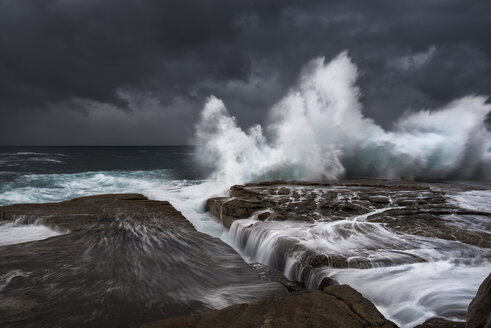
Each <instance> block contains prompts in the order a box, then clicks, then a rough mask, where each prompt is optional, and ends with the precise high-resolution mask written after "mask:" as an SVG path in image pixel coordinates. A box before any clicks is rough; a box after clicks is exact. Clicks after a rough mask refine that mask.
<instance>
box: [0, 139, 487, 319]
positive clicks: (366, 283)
mask: <svg viewBox="0 0 491 328" xmlns="http://www.w3.org/2000/svg"><path fill="white" fill-rule="evenodd" d="M194 155H195V150H194V148H193V147H188V146H168V147H0V205H10V204H20V203H44V202H57V201H64V200H69V199H73V198H76V197H81V196H88V195H94V194H106V193H139V194H143V195H145V196H146V197H148V198H149V199H155V200H167V201H169V202H170V203H171V204H172V205H173V206H174V207H175V208H176V209H177V210H179V211H181V212H182V214H183V215H184V216H185V217H186V218H187V219H188V220H189V221H190V222H191V223H192V224H193V225H194V227H195V228H196V229H197V230H198V231H200V232H204V233H207V234H209V235H211V236H213V237H219V238H221V239H222V240H224V241H225V242H227V243H229V244H230V245H231V246H232V247H234V248H235V249H236V250H237V251H238V252H239V253H241V255H243V257H244V258H245V259H246V260H247V261H249V262H263V263H264V264H271V258H273V257H274V256H275V254H277V253H275V252H277V251H278V249H280V248H279V247H278V245H277V243H276V242H277V241H278V240H291V239H295V240H298V241H300V242H301V243H302V244H303V245H305V246H306V247H308V248H309V249H315V250H328V251H330V252H335V253H337V254H343V255H344V256H350V257H351V258H356V257H357V254H359V256H364V255H366V253H373V254H384V253H390V254H392V256H393V257H394V258H397V257H398V256H402V255H400V253H397V252H396V251H395V250H397V249H404V251H405V252H406V253H411V252H412V254H413V255H415V256H417V257H418V258H421V259H422V260H421V261H413V263H410V264H407V263H406V262H404V261H403V262H404V263H403V264H400V265H398V264H397V263H396V262H397V261H395V260H394V261H393V262H391V263H389V265H384V263H383V261H379V262H376V261H374V263H377V265H371V266H366V267H360V266H352V267H351V266H349V265H348V266H346V267H345V268H342V269H333V268H330V267H329V266H325V267H322V268H320V269H318V270H316V274H318V275H323V276H329V277H331V278H333V279H336V280H337V281H339V282H340V283H347V284H349V285H351V286H352V287H354V288H355V289H357V290H359V291H360V292H361V293H363V294H364V295H365V296H366V297H367V298H368V299H370V300H371V301H372V302H374V304H375V305H376V306H377V307H378V308H379V310H380V311H381V312H382V313H383V314H384V315H385V316H386V317H387V318H388V319H390V320H393V321H394V322H396V323H397V324H399V325H401V326H404V327H413V326H415V325H416V324H418V323H421V322H423V321H424V320H425V319H427V318H430V317H434V316H443V317H446V318H450V319H462V313H465V311H466V309H467V306H468V304H469V303H470V301H471V299H472V297H473V296H474V295H475V293H476V291H477V289H478V287H479V285H480V283H481V282H482V280H484V278H485V277H486V276H487V275H488V274H489V272H490V271H491V254H490V249H489V248H488V247H489V246H486V245H482V244H479V243H475V245H470V244H465V243H462V242H460V241H459V240H458V238H457V239H456V240H453V241H452V240H447V241H442V240H441V239H433V238H426V237H424V236H423V237H415V236H414V234H413V235H409V234H408V235H406V234H405V233H404V229H402V228H401V229H399V230H397V229H395V230H390V229H385V228H384V227H385V226H384V224H381V223H380V224H376V223H375V224H372V223H370V224H368V223H366V222H364V219H365V217H362V216H359V217H358V218H357V219H356V220H351V221H350V220H344V221H340V222H338V223H335V224H331V223H326V222H327V221H328V220H323V219H322V218H321V217H319V218H317V219H316V220H314V221H312V222H308V223H305V222H303V223H299V222H290V221H281V222H272V223H271V224H269V225H265V224H263V225H259V226H258V228H257V229H256V230H255V231H254V232H253V235H254V236H252V237H254V238H249V239H248V240H247V247H245V246H244V245H241V243H240V241H241V238H242V237H241V236H240V234H241V233H243V232H241V231H243V230H244V229H245V228H246V227H247V226H248V225H249V224H250V223H251V222H254V220H257V215H256V217H250V218H246V219H245V220H244V221H240V222H238V223H236V224H235V225H234V226H233V227H232V228H233V229H231V230H230V231H229V230H228V229H227V228H225V227H224V226H223V225H222V224H221V223H220V222H217V220H216V219H214V218H213V217H212V216H211V215H210V214H209V213H208V212H207V211H206V201H207V199H209V198H212V197H218V196H227V194H228V190H229V188H230V186H231V183H230V182H231V181H230V179H228V177H229V176H227V179H225V180H223V181H220V180H219V179H217V178H216V177H215V178H208V177H210V176H213V175H210V174H211V172H209V171H206V170H204V169H202V168H200V166H199V164H198V162H197V160H196V157H195V156H194ZM244 182H247V181H241V180H239V181H237V182H235V183H244ZM426 185H430V186H434V188H435V190H441V191H443V192H445V197H446V201H447V202H449V203H452V204H455V205H456V206H459V207H460V208H462V209H469V210H471V211H476V212H477V211H480V212H483V213H491V201H490V200H491V185H490V184H489V183H486V182H477V181H453V182H451V183H448V184H446V183H444V182H442V181H440V182H439V183H434V184H432V183H426ZM378 192H379V193H383V190H379V191H378ZM338 194H342V195H343V197H346V200H347V201H348V202H349V201H350V199H349V197H350V195H351V193H350V191H349V190H343V192H342V193H338ZM352 196H353V197H356V193H353V195H352ZM379 196H381V197H382V196H384V195H379ZM385 196H386V195H385ZM391 197H393V198H394V199H395V198H397V197H398V195H391ZM373 210H374V211H377V209H373ZM380 214H381V215H383V213H380ZM320 215H321V214H320ZM247 220H249V221H247ZM446 220H447V221H446V224H447V226H448V227H449V229H451V227H452V226H455V227H458V226H459V225H465V226H466V227H467V230H469V231H475V232H476V236H480V238H481V237H482V236H484V239H487V240H489V238H490V219H489V216H486V215H484V216H478V215H476V216H474V217H472V218H471V219H469V220H468V221H462V219H461V217H459V216H455V215H454V216H452V215H448V216H446ZM401 226H403V223H401ZM367 227H369V228H371V229H372V231H370V233H368V234H363V233H362V231H360V229H361V228H367ZM62 233H63V232H62V231H55V230H52V229H50V228H48V227H46V226H43V225H38V224H27V225H26V224H25V222H23V221H22V220H20V221H19V222H15V221H13V222H2V221H0V247H1V246H4V245H15V244H18V243H22V242H27V241H32V240H40V239H45V238H48V237H52V236H55V235H59V234H62ZM254 242H256V244H254ZM0 251H1V248H0ZM353 262H356V261H354V260H353ZM292 263H293V262H292ZM280 269H283V270H284V273H285V274H287V275H289V277H290V278H292V279H296V280H298V279H301V278H302V277H296V276H295V270H293V269H292V268H291V267H288V266H285V267H284V268H280ZM8 279H9V277H0V284H1V283H2V281H7V280H8ZM169 279H172V277H169ZM304 282H306V284H307V285H309V281H304ZM311 284H312V286H310V287H312V288H315V286H314V285H315V283H314V282H311ZM0 287H1V285H0Z"/></svg>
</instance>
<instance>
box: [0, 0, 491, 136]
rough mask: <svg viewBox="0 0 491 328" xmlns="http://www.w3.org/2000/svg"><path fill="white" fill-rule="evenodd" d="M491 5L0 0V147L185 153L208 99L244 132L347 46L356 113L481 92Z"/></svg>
mask: <svg viewBox="0 0 491 328" xmlns="http://www.w3.org/2000/svg"><path fill="white" fill-rule="evenodd" d="M489 31H491V2H489V1H484V0H483V1H480V0H476V1H464V0H462V1H456V0H446V1H443V0H425V1H422V0H415V1H389V0H374V1H361V0H360V1H288V0H284V1H242V0H237V1H228V0H210V1H190V0H181V1H153V0H141V1H129V0H117V1H116V0H103V1H101V0H99V1H96V0H43V1H39V0H0V115H1V116H0V144H3V145H8V144H12V145H14V144H73V145H77V144H186V143H188V142H190V138H191V136H192V134H193V126H194V123H195V121H196V117H197V115H198V113H199V111H200V110H201V108H202V107H203V104H204V102H205V99H206V98H207V97H208V96H209V95H211V94H213V95H215V96H216V97H218V98H221V99H223V101H224V102H225V103H226V105H227V107H228V108H229V110H230V112H231V114H232V115H234V116H236V117H237V118H238V120H239V122H241V124H243V125H244V126H248V125H251V124H253V123H257V122H262V121H264V120H265V119H266V114H267V109H268V108H269V107H270V106H272V105H273V104H274V103H275V102H277V101H278V100H279V99H280V98H281V96H282V95H284V94H285V93H286V92H287V90H288V89H289V88H290V87H291V86H292V84H294V83H295V81H296V79H297V76H298V73H299V71H300V70H301V68H302V66H303V65H305V63H307V62H308V61H309V60H311V59H312V58H314V57H318V56H324V57H326V59H327V60H329V59H331V58H333V57H335V56H336V55H337V54H339V53H340V52H342V51H343V50H347V51H348V54H349V56H350V57H351V58H352V60H353V62H355V63H356V64H357V66H358V69H359V71H360V72H361V75H360V79H359V81H358V84H359V86H360V89H361V93H362V102H363V107H364V113H365V115H366V116H368V117H371V118H373V119H374V120H375V121H376V122H378V123H379V124H381V125H382V126H383V127H386V128H390V127H391V125H392V124H393V123H394V122H395V121H396V120H397V119H398V118H399V117H400V116H401V115H402V114H404V113H407V112H410V111H411V110H419V109H422V108H435V107H439V106H442V105H443V104H445V103H448V102H450V101H451V100H453V99H455V98H459V97H462V96H465V95H468V94H480V95H489V94H491V79H490V78H489V77H490V76H491V42H490V41H489Z"/></svg>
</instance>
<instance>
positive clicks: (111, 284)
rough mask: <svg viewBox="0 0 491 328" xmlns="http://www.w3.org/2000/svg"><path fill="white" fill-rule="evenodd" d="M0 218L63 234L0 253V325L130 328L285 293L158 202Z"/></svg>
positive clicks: (122, 200) (99, 199) (16, 212)
mask: <svg viewBox="0 0 491 328" xmlns="http://www.w3.org/2000/svg"><path fill="white" fill-rule="evenodd" d="M0 218H1V219H2V220H11V221H17V222H18V224H33V223H36V224H43V225H47V226H49V227H51V228H53V229H57V230H59V231H63V232H64V233H63V234H62V235H58V236H55V237H51V238H47V239H44V240H38V241H32V242H27V243H22V244H13V245H6V246H1V247H0V294H1V295H0V326H2V327H82V326H83V327H129V326H134V325H137V324H140V323H143V322H148V321H151V320H157V319H162V318H165V317H169V316H175V315H186V314H191V313H197V312H202V311H205V310H210V309H216V308H222V307H224V306H227V305H229V304H233V303H238V302H248V301H251V300H255V299H258V298H261V297H264V296H269V295H277V294H282V293H287V289H286V288H285V287H284V286H283V285H282V284H281V283H279V282H276V281H272V280H265V279H262V278H261V277H260V276H259V275H258V273H257V272H256V271H255V270H253V269H252V268H251V267H250V266H249V265H248V264H246V263H245V262H244V261H243V260H242V258H241V257H240V256H239V255H238V254H237V253H236V252H235V251H234V250H233V249H232V248H231V247H229V246H228V245H226V244H225V243H223V242H222V241H220V240H219V239H216V238H212V237H210V236H208V235H206V234H203V233H200V232H198V231H196V229H195V228H194V227H193V225H192V224H191V223H190V222H189V221H188V220H186V219H185V218H184V217H183V216H182V215H181V213H180V212H178V211H177V210H176V209H174V208H173V207H172V206H171V205H170V204H169V203H168V202H165V201H153V200H148V199H147V198H145V197H144V196H142V195H137V194H122V195H100V196H92V197H82V198H77V199H74V200H71V201H66V202H60V203H50V204H20V205H10V206H3V207H0Z"/></svg>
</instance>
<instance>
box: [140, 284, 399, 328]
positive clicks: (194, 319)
mask: <svg viewBox="0 0 491 328" xmlns="http://www.w3.org/2000/svg"><path fill="white" fill-rule="evenodd" d="M141 327H142V328H179V327H189V328H191V327H194V328H229V327H230V328H242V327H244V328H245V327H281V328H288V327H292V328H293V327H313V328H321V327H322V328H324V327H337V328H357V327H360V328H362V327H363V328H369V327H380V328H392V327H397V326H396V325H395V324H394V323H393V322H391V321H388V320H386V319H385V318H384V317H383V316H382V314H380V312H379V311H378V310H377V309H376V308H375V306H374V305H373V304H372V303H370V301H368V300H367V299H365V298H364V297H363V296H362V295H361V294H360V293H358V292H357V291H356V290H354V289H353V288H351V287H349V286H347V285H341V286H330V287H327V288H325V289H324V290H323V291H319V290H309V291H301V292H295V293H290V294H288V295H280V296H274V297H268V298H264V299H261V300H259V301H255V302H252V303H249V304H237V305H232V306H229V307H227V308H225V309H223V310H220V311H210V312H205V313H202V314H197V315H191V316H180V317H173V318H168V319H165V320H161V321H156V322H151V323H148V324H145V325H143V326H141Z"/></svg>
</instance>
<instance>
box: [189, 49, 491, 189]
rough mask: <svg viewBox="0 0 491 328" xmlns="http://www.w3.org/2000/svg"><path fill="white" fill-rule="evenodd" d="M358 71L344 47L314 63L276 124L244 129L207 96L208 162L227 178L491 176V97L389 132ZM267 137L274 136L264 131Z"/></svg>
mask: <svg viewBox="0 0 491 328" xmlns="http://www.w3.org/2000/svg"><path fill="white" fill-rule="evenodd" d="M357 76H358V70H357V68H356V66H355V65H354V64H353V63H352V62H351V60H350V59H349V57H348V55H347V53H346V52H343V53H341V54H340V55H339V56H337V57H336V58H334V59H333V60H332V61H331V62H329V63H325V61H324V58H317V59H314V60H313V61H311V62H310V63H309V64H308V65H307V66H306V67H305V68H304V70H303V73H302V74H301V76H300V78H299V82H298V84H297V85H296V86H295V87H294V88H292V89H291V90H290V91H289V92H288V93H287V94H286V95H285V96H284V98H283V99H282V100H280V101H279V102H278V103H277V104H276V105H275V106H273V108H271V110H270V116H271V123H270V124H268V125H266V126H265V127H264V129H265V130H266V131H267V132H268V133H267V134H265V133H263V127H262V126H260V125H256V126H253V127H251V128H250V129H249V130H248V131H244V130H242V129H241V128H240V127H239V125H238V124H237V122H236V120H235V118H234V117H233V116H231V115H230V114H229V113H228V112H227V109H226V107H225V105H224V103H223V102H222V101H221V100H219V99H217V98H215V97H210V98H209V100H208V102H207V103H206V105H205V107H204V109H203V111H202V113H201V117H200V121H199V123H198V125H197V127H196V142H197V144H199V145H200V150H199V152H198V154H199V156H200V159H201V161H202V163H204V164H206V165H208V166H211V167H213V168H215V172H214V174H213V177H214V178H216V179H218V180H220V181H223V182H224V183H225V184H227V185H232V184H235V183H243V182H248V181H251V180H267V179H275V178H281V179H293V180H300V179H301V180H332V179H336V178H339V177H341V176H342V175H343V174H345V173H348V174H349V175H355V176H360V175H363V176H377V177H384V178H406V179H413V178H419V179H458V178H460V179H466V178H468V179H472V178H476V177H480V178H485V179H491V132H490V131H489V130H488V129H487V128H486V125H485V119H486V115H487V114H488V113H489V112H490V111H491V104H486V98H485V97H477V96H468V97H464V98H461V99H458V100H456V101H454V102H452V103H450V104H448V105H447V106H444V107H443V108H439V109H435V110H421V111H419V112H414V113H410V114H407V115H406V116H404V117H402V118H401V119H400V120H399V121H398V122H397V124H396V125H395V128H394V129H393V130H392V131H385V130H384V129H382V128H381V127H380V126H379V125H377V124H376V123H375V122H374V121H372V120H370V119H368V118H365V117H364V116H363V112H362V106H361V103H360V100H359V99H360V90H359V89H358V88H357V87H356V80H357ZM266 135H268V136H269V138H268V137H266Z"/></svg>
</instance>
